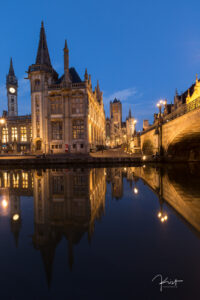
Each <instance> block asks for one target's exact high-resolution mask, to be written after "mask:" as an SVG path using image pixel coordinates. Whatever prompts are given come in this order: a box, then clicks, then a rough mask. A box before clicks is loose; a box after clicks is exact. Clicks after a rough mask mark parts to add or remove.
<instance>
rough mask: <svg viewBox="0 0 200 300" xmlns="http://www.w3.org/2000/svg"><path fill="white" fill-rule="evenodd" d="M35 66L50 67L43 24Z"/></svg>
mask: <svg viewBox="0 0 200 300" xmlns="http://www.w3.org/2000/svg"><path fill="white" fill-rule="evenodd" d="M35 64H36V65H47V66H51V61H50V57H49V50H48V47H47V41H46V34H45V30H44V24H43V22H42V25H41V29H40V41H39V45H38V52H37V57H36V62H35Z"/></svg>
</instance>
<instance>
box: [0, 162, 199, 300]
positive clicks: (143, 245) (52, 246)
mask: <svg viewBox="0 0 200 300" xmlns="http://www.w3.org/2000/svg"><path fill="white" fill-rule="evenodd" d="M199 278H200V170H199V166H198V165H187V166H181V165H179V166H167V165H166V166H159V167H158V166H157V167H155V166H151V167H150V166H148V165H144V166H142V167H116V168H83V169H76V168H75V169H73V168H65V169H59V168H58V169H37V170H34V169H18V170H17V169H1V170H0V299H3V300H4V299H11V300H12V299H20V300H21V299H28V300H30V299H42V300H43V299H58V300H62V299H70V300H71V299H72V300H73V299H88V300H90V299H92V300H96V299H97V300H98V299H99V300H104V299H109V300H110V299H125V300H126V299H137V300H138V299H139V300H140V299H142V300H143V299H144V300H146V299H152V300H154V299H188V300H192V299H200V292H199ZM161 281H162V283H161Z"/></svg>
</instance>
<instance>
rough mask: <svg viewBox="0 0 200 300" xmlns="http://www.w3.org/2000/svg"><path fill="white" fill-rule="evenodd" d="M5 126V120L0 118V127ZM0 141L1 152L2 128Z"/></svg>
mask: <svg viewBox="0 0 200 300" xmlns="http://www.w3.org/2000/svg"><path fill="white" fill-rule="evenodd" d="M5 124H6V120H5V119H4V118H0V125H1V126H4V125H5ZM0 136H1V141H0V145H1V151H2V128H1V134H0Z"/></svg>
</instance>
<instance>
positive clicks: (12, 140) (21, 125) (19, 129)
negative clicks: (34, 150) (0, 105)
mask: <svg viewBox="0 0 200 300" xmlns="http://www.w3.org/2000/svg"><path fill="white" fill-rule="evenodd" d="M6 88H7V100H8V102H7V103H8V111H4V112H3V115H2V118H1V119H0V151H2V152H10V153H16V152H21V151H24V152H27V151H30V150H31V140H32V126H31V115H24V116H18V103H17V95H18V80H17V77H16V76H15V72H14V68H13V62H12V59H11V60H10V68H9V72H8V75H7V76H6Z"/></svg>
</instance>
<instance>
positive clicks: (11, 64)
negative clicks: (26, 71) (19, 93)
mask: <svg viewBox="0 0 200 300" xmlns="http://www.w3.org/2000/svg"><path fill="white" fill-rule="evenodd" d="M8 75H11V76H15V72H14V68H13V61H12V57H11V59H10V68H9V74H8Z"/></svg>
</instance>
